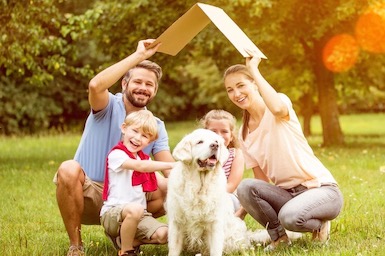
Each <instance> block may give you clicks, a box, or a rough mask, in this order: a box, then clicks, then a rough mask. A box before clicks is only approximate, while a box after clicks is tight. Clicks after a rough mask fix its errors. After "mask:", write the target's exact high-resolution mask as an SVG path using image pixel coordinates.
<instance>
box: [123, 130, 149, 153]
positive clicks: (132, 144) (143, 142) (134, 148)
mask: <svg viewBox="0 0 385 256" xmlns="http://www.w3.org/2000/svg"><path fill="white" fill-rule="evenodd" d="M122 133H123V144H124V145H125V146H126V147H127V149H128V150H129V151H130V152H132V153H137V152H138V151H140V150H142V149H143V148H145V147H146V146H147V145H148V144H150V142H151V138H150V136H149V135H148V134H145V133H144V132H143V130H142V128H141V127H140V126H137V125H125V124H123V125H122Z"/></svg>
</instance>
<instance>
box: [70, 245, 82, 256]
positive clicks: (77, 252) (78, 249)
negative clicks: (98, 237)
mask: <svg viewBox="0 0 385 256" xmlns="http://www.w3.org/2000/svg"><path fill="white" fill-rule="evenodd" d="M67 256H84V248H83V246H81V245H71V246H70V248H69V249H68V253H67Z"/></svg>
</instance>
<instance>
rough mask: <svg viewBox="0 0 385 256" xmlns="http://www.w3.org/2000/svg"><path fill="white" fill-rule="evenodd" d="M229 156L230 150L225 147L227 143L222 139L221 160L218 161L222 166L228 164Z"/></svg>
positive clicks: (220, 145)
mask: <svg viewBox="0 0 385 256" xmlns="http://www.w3.org/2000/svg"><path fill="white" fill-rule="evenodd" d="M229 155H230V153H229V150H228V149H227V147H226V146H225V142H224V140H223V139H222V137H221V140H220V141H219V159H218V160H219V163H220V164H221V166H223V165H224V164H225V163H226V161H227V159H228V158H229Z"/></svg>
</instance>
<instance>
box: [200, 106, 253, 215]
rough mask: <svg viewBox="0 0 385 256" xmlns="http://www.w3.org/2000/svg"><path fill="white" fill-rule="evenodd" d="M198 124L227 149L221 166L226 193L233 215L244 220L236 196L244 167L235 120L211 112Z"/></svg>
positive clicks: (226, 114) (224, 112) (242, 211)
mask: <svg viewBox="0 0 385 256" xmlns="http://www.w3.org/2000/svg"><path fill="white" fill-rule="evenodd" d="M200 124H201V126H202V127H203V128H205V129H209V130H211V131H213V132H215V133H216V134H218V135H220V136H222V138H223V139H224V141H225V145H226V147H227V148H228V149H229V153H230V156H229V158H228V160H227V162H226V163H225V164H224V166H223V170H224V171H225V175H226V178H227V192H228V193H229V195H230V197H231V199H232V201H233V205H234V210H235V215H236V216H238V217H240V218H241V219H244V217H245V215H246V212H245V211H244V210H243V207H242V206H241V205H240V203H239V200H238V197H237V194H236V189H237V187H238V185H239V183H240V182H241V180H242V177H243V171H244V166H245V163H244V159H243V154H242V151H241V150H240V149H239V148H238V147H239V143H238V139H237V136H236V119H235V117H234V116H233V115H232V114H230V113H229V112H227V111H225V110H211V111H210V112H208V113H207V114H206V115H205V116H204V117H203V118H202V119H201V120H200Z"/></svg>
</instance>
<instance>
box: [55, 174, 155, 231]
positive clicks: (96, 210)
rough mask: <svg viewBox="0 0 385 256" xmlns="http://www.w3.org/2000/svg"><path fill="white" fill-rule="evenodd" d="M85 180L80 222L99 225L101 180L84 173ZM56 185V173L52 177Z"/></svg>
mask: <svg viewBox="0 0 385 256" xmlns="http://www.w3.org/2000/svg"><path fill="white" fill-rule="evenodd" d="M84 176H85V181H84V185H83V197H84V210H83V215H82V220H81V223H82V224H85V225H100V210H101V209H102V206H103V202H104V201H103V198H102V194H103V185H104V183H103V182H96V181H93V180H91V179H90V178H89V177H88V176H87V175H86V173H84ZM53 182H54V183H55V184H56V185H57V173H56V174H55V176H54V178H53ZM152 195H153V192H146V200H147V201H151V199H152Z"/></svg>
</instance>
